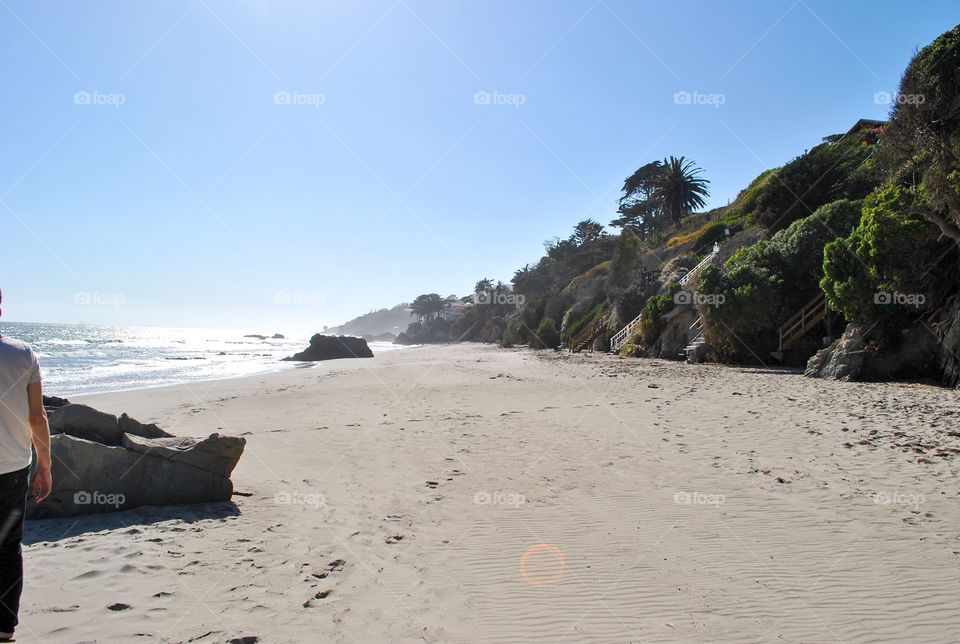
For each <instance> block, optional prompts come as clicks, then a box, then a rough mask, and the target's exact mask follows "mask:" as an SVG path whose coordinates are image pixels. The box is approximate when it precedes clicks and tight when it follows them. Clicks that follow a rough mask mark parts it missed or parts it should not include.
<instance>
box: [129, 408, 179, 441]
mask: <svg viewBox="0 0 960 644" xmlns="http://www.w3.org/2000/svg"><path fill="white" fill-rule="evenodd" d="M117 424H118V425H119V426H120V432H121V433H122V434H133V435H134V436H142V437H143V438H171V437H173V434H168V433H167V432H165V431H163V430H162V429H160V427H158V426H157V425H156V424H155V423H150V424H149V425H145V424H143V423H141V422H140V421H139V420H135V419H133V418H130V417H129V416H127V415H126V414H120V418H118V419H117ZM122 440H123V437H121V441H122Z"/></svg>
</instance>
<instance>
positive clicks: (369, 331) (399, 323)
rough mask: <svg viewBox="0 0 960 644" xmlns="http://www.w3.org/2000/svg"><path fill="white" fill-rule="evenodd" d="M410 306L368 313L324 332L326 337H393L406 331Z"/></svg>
mask: <svg viewBox="0 0 960 644" xmlns="http://www.w3.org/2000/svg"><path fill="white" fill-rule="evenodd" d="M410 321H411V320H410V305H409V304H406V303H404V304H397V305H396V306H395V307H393V308H391V309H380V310H379V311H370V312H369V313H364V314H363V315H361V316H359V317H356V318H354V319H352V320H350V321H349V322H345V323H343V324H341V325H340V326H335V327H331V328H329V329H327V330H326V331H325V333H326V334H328V335H355V336H369V337H374V336H379V335H381V334H384V333H390V334H392V335H394V336H396V335H399V334H400V333H401V332H402V331H406V329H407V326H409V324H410Z"/></svg>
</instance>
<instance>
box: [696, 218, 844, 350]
mask: <svg viewBox="0 0 960 644" xmlns="http://www.w3.org/2000/svg"><path fill="white" fill-rule="evenodd" d="M859 218H860V202H859V201H850V200H847V199H841V200H838V201H835V202H833V203H830V204H827V205H825V206H822V207H820V208H819V209H817V211H816V212H815V213H814V214H813V215H811V216H810V217H807V218H805V219H801V220H799V221H796V222H794V223H793V224H791V225H790V226H789V227H788V228H786V229H785V230H782V231H780V232H779V233H777V234H776V235H774V236H773V237H772V238H770V239H769V240H762V241H760V242H757V243H756V244H753V245H752V246H747V247H745V248H741V249H740V250H739V251H737V252H736V253H735V254H734V255H733V256H732V257H731V258H730V259H729V260H727V262H726V264H724V265H723V266H722V267H718V266H708V267H706V268H705V269H704V270H703V271H702V272H701V273H700V284H699V288H698V291H699V292H700V294H701V295H709V296H714V300H715V301H717V302H719V304H718V305H717V306H707V307H704V310H703V311H704V316H705V322H706V324H705V327H706V338H707V341H708V343H709V344H710V346H711V348H712V349H713V351H714V353H715V354H716V355H717V356H718V357H720V358H721V359H726V360H736V359H753V358H754V356H755V355H760V356H762V355H766V354H767V353H768V352H769V351H772V350H774V349H776V348H777V347H776V338H777V329H778V328H779V326H780V325H781V324H783V322H784V321H786V319H787V318H789V317H790V316H791V315H793V314H794V313H795V312H796V311H798V310H799V309H800V308H801V307H803V306H804V305H805V304H806V303H807V302H808V301H809V300H810V299H811V298H812V297H814V296H815V295H816V294H817V292H818V288H819V281H820V277H821V274H822V265H823V259H822V258H823V249H824V246H825V245H826V244H828V243H829V242H831V241H832V240H834V239H836V238H837V237H841V236H843V235H844V234H846V233H847V232H848V231H850V230H851V228H852V227H853V226H855V225H856V223H857V221H858V220H859ZM804 357H806V356H804Z"/></svg>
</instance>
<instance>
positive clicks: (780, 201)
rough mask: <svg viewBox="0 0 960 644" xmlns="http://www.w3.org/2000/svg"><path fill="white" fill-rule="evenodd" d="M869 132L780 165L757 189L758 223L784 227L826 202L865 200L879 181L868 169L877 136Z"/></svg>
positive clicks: (844, 139) (831, 143)
mask: <svg viewBox="0 0 960 644" xmlns="http://www.w3.org/2000/svg"><path fill="white" fill-rule="evenodd" d="M865 131H866V128H864V130H861V131H860V132H853V133H851V134H849V135H847V136H844V137H841V138H840V139H838V140H836V141H835V142H830V141H828V142H826V143H821V144H820V145H818V146H816V147H814V148H813V149H811V150H810V151H808V152H806V153H805V154H802V155H800V156H799V157H797V158H796V159H794V160H793V161H791V162H790V163H788V164H786V165H785V166H783V167H782V168H780V170H779V171H778V172H777V173H776V177H775V179H773V180H771V181H769V182H767V183H765V184H764V186H763V187H762V188H761V189H760V190H758V192H757V196H756V206H755V209H756V220H757V222H758V223H759V224H761V225H762V226H764V227H765V228H767V229H768V230H771V231H778V230H783V229H784V228H786V227H787V226H789V225H790V224H791V223H793V222H794V221H797V220H798V219H802V218H804V217H807V216H809V215H811V214H813V212H814V211H815V210H816V209H817V208H819V207H821V206H823V205H824V204H828V203H830V202H832V201H836V200H838V199H842V198H848V199H863V198H864V197H865V196H866V195H867V194H868V193H869V192H870V191H871V190H873V189H874V188H875V187H877V186H878V185H879V177H878V176H877V175H876V174H871V173H870V171H869V170H868V169H869V168H872V166H870V165H869V161H868V160H869V158H870V156H871V155H872V154H873V151H874V149H875V148H876V139H875V138H870V137H866V136H864V135H863V133H864V132H865ZM864 164H867V165H866V166H865V165H864Z"/></svg>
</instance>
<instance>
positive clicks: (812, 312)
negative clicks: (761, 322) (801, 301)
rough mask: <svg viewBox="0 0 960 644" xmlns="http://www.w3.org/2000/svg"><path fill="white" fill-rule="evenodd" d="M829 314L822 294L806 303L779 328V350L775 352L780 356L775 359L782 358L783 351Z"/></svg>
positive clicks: (828, 308) (825, 299)
mask: <svg viewBox="0 0 960 644" xmlns="http://www.w3.org/2000/svg"><path fill="white" fill-rule="evenodd" d="M829 314H830V307H829V306H827V298H826V297H825V296H824V294H823V293H822V292H821V293H817V295H816V296H815V297H814V298H813V299H812V300H810V301H809V302H807V303H806V305H805V306H804V307H803V308H802V309H800V310H799V311H797V312H796V313H795V314H794V316H793V317H791V318H790V319H789V320H787V321H786V322H784V323H783V325H782V326H781V327H780V348H779V349H778V351H777V353H779V354H780V355H779V356H775V357H778V358H782V357H783V352H784V351H786V350H787V349H789V348H790V347H792V346H793V345H794V344H796V342H797V340H799V339H800V338H802V337H803V336H805V335H806V334H807V333H809V332H810V330H811V329H813V327H815V326H817V324H818V323H819V322H820V321H821V320H823V319H824V318H826V317H827V316H828V315H829Z"/></svg>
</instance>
